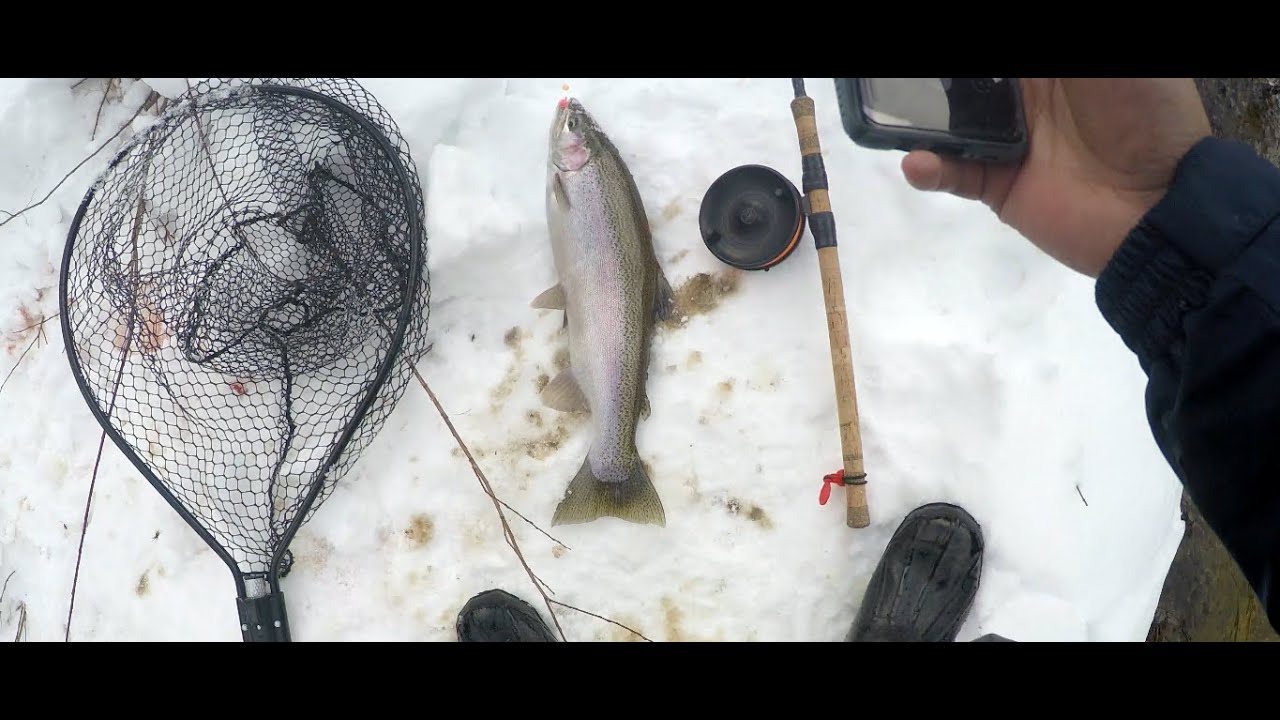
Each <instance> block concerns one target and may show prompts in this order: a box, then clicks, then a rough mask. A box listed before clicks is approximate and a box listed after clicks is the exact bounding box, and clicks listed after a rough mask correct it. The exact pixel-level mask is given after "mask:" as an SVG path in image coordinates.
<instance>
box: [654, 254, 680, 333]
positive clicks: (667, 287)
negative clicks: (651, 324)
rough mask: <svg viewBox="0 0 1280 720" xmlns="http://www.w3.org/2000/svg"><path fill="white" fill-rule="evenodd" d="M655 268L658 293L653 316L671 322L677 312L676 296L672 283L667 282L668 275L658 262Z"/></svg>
mask: <svg viewBox="0 0 1280 720" xmlns="http://www.w3.org/2000/svg"><path fill="white" fill-rule="evenodd" d="M653 266H654V272H656V273H658V291H657V297H655V298H654V301H653V315H654V317H656V318H657V319H658V320H669V319H671V316H672V315H674V314H675V311H676V294H675V292H674V291H673V290H672V289H671V283H669V282H667V275H666V273H664V272H662V266H661V265H658V263H657V261H656V260H655V261H654V263H653Z"/></svg>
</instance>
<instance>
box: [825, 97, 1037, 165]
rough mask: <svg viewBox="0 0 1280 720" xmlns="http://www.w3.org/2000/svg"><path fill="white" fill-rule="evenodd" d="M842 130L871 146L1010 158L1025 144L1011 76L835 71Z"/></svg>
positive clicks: (1022, 116) (972, 157)
mask: <svg viewBox="0 0 1280 720" xmlns="http://www.w3.org/2000/svg"><path fill="white" fill-rule="evenodd" d="M835 82H836V99H837V104H838V105H839V107H840V118H841V120H842V122H843V124H844V131H845V133H847V134H848V135H849V138H850V139H852V140H853V141H854V142H855V143H857V144H859V145H861V146H863V147H867V148H874V149H877V150H908V151H910V150H931V151H933V152H935V153H938V154H940V155H949V156H952V157H960V158H965V159H969V160H985V161H988V162H1017V161H1019V160H1021V159H1022V158H1023V156H1024V155H1026V152H1027V120H1026V116H1025V114H1024V113H1025V111H1024V108H1023V104H1022V89H1021V86H1020V85H1019V83H1018V78H835Z"/></svg>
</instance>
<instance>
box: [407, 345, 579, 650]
mask: <svg viewBox="0 0 1280 720" xmlns="http://www.w3.org/2000/svg"><path fill="white" fill-rule="evenodd" d="M411 369H412V370H413V374H414V376H415V377H416V378H418V383H419V384H420V385H422V389H423V390H426V391H427V396H428V397H430V398H431V403H432V404H433V405H435V406H436V410H437V411H438V412H439V413H440V417H441V418H442V419H444V423H445V425H447V426H448V427H449V432H450V433H452V434H453V439H454V440H455V441H457V443H458V447H460V448H462V452H463V453H464V454H465V455H466V456H467V461H468V462H470V463H471V470H472V471H473V472H475V474H476V478H477V479H479V480H480V487H481V488H483V489H484V492H485V494H486V495H488V496H489V499H490V500H492V501H493V509H494V510H497V511H498V520H499V521H501V522H502V534H503V536H504V538H505V539H506V541H507V545H508V546H509V547H510V548H511V550H512V551H513V552H515V554H516V558H517V559H518V560H519V561H520V565H522V566H523V567H524V571H525V573H527V574H528V575H529V579H530V580H531V581H533V586H534V587H535V588H537V590H538V594H539V595H541V596H542V600H543V602H545V603H546V605H547V612H549V613H551V622H553V623H555V626H556V631H557V632H559V633H560V639H561V640H563V641H565V642H568V638H566V637H565V636H564V628H562V627H560V618H558V617H557V616H556V611H555V608H553V607H551V603H552V602H554V601H553V600H552V599H551V598H550V597H549V596H548V595H547V592H548V591H550V590H551V588H550V587H548V586H547V584H546V583H545V582H543V581H542V578H540V577H538V575H537V573H535V572H534V571H533V568H531V567H529V563H528V562H527V561H525V559H524V553H522V552H520V543H519V542H517V541H516V536H515V533H514V532H512V530H511V525H510V524H509V523H508V522H507V516H506V515H505V514H504V513H503V512H502V505H503V503H502V501H501V500H499V499H498V496H497V495H496V494H494V492H493V486H491V485H490V484H489V479H488V478H486V477H485V476H484V471H482V470H481V469H480V465H479V464H477V463H476V459H475V458H474V457H473V456H472V455H471V449H470V448H468V447H467V444H466V443H465V442H463V441H462V437H461V436H460V435H458V430H457V428H455V427H454V426H453V422H452V421H450V420H449V414H448V413H447V412H445V411H444V407H443V406H442V405H440V401H439V400H438V399H437V398H436V394H435V393H434V392H432V391H431V386H430V385H428V384H427V381H426V380H425V379H424V378H423V377H422V374H421V373H419V372H418V369H417V368H415V367H412V366H411Z"/></svg>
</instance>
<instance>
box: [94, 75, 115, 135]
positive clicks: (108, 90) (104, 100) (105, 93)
mask: <svg viewBox="0 0 1280 720" xmlns="http://www.w3.org/2000/svg"><path fill="white" fill-rule="evenodd" d="M116 79H117V78H107V86H106V87H105V88H103V90H102V100H100V101H99V102H98V112H97V113H96V114H95V115H94V116H93V132H92V133H90V134H89V139H90V140H93V139H94V138H95V137H97V136H98V121H99V120H101V119H102V108H103V106H105V105H106V104H107V96H109V95H110V94H111V88H113V87H115V84H116Z"/></svg>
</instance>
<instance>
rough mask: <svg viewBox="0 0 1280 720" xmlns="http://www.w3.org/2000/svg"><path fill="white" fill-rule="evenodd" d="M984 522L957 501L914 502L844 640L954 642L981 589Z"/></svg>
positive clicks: (882, 559)
mask: <svg viewBox="0 0 1280 720" xmlns="http://www.w3.org/2000/svg"><path fill="white" fill-rule="evenodd" d="M982 550H983V543H982V527H981V526H979V525H978V522H977V521H976V520H974V519H973V517H972V516H971V515H969V513H967V512H965V511H964V510H963V509H961V508H959V507H956V506H955V505H948V504H946V503H933V504H930V505H925V506H923V507H919V508H916V509H915V510H913V511H911V513H910V514H908V515H907V517H906V518H905V519H904V520H903V521H902V524H901V525H899V526H898V529H897V531H896V532H894V534H893V538H892V539H891V540H889V545H888V547H886V548H885V551H884V555H882V556H881V557H880V564H879V565H877V566H876V571H875V573H874V574H873V575H872V576H871V582H870V584H868V585H867V592H866V594H865V595H864V596H863V599H862V607H861V608H859V609H858V617H857V619H856V620H854V623H853V626H852V627H851V628H850V629H849V633H848V635H847V636H846V637H845V640H846V642H893V641H897V642H954V641H955V639H956V635H957V634H959V632H960V626H961V625H962V624H963V623H964V621H965V618H966V617H967V616H968V614H969V608H970V607H971V606H972V605H973V599H974V597H975V596H976V595H977V594H978V581H979V579H980V577H981V575H982Z"/></svg>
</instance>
